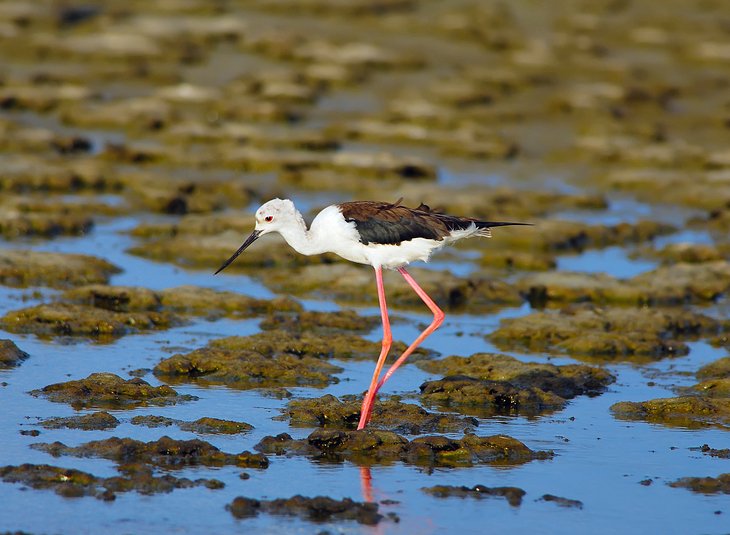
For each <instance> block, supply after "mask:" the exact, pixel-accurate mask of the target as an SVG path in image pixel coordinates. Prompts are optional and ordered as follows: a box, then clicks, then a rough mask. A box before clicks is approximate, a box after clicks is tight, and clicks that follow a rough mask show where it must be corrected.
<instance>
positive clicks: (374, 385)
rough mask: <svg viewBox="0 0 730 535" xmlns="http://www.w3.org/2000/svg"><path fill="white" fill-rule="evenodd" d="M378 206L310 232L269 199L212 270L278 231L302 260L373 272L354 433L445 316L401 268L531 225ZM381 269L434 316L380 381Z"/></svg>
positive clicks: (360, 205) (326, 214)
mask: <svg viewBox="0 0 730 535" xmlns="http://www.w3.org/2000/svg"><path fill="white" fill-rule="evenodd" d="M400 202H401V200H398V201H397V202H395V203H387V202H377V201H354V202H345V203H340V204H333V205H331V206H328V207H327V208H325V209H324V210H322V211H321V212H320V213H319V214H318V215H317V217H315V218H314V221H312V224H311V225H310V227H309V229H307V225H306V223H305V222H304V218H303V217H302V214H301V213H299V211H298V210H297V209H296V208H295V207H294V203H293V202H292V201H290V200H289V199H273V200H271V201H269V202H267V203H265V204H263V205H262V206H261V207H260V208H259V209H258V210H256V227H255V228H254V231H253V232H252V233H251V235H250V236H249V237H248V238H246V240H245V241H244V242H243V245H241V247H239V249H238V251H236V252H235V253H234V254H233V256H231V257H230V258H229V259H228V260H226V261H225V263H224V264H223V265H222V266H221V267H220V268H219V269H218V271H216V274H218V273H220V272H221V271H223V270H224V269H225V268H226V267H228V265H229V264H230V263H231V262H233V261H234V260H235V259H236V258H237V257H238V255H240V254H241V253H242V252H243V251H244V250H245V249H246V248H247V247H248V246H249V245H251V244H252V243H253V242H254V241H256V240H257V239H258V238H260V237H261V236H263V235H264V234H268V233H270V232H278V233H279V234H281V235H282V236H283V237H284V240H286V242H287V243H288V244H289V245H290V246H291V247H292V248H293V249H294V250H295V251H297V252H299V253H301V254H304V255H314V254H321V253H335V254H337V255H339V256H341V257H342V258H344V259H346V260H350V261H352V262H357V263H359V264H369V265H371V266H373V268H374V269H375V280H376V282H377V288H378V301H379V302H380V315H381V318H382V320H383V343H382V349H381V351H380V356H379V357H378V362H377V364H376V365H375V372H374V373H373V378H372V381H371V382H370V388H369V389H368V392H367V394H366V395H365V398H364V399H363V404H362V410H361V412H360V423H359V424H358V427H357V428H358V429H363V428H364V427H365V425H366V424H367V423H368V421H369V420H370V414H371V412H372V408H373V402H374V399H375V395H376V394H377V392H378V390H380V388H381V387H382V386H383V384H385V382H386V381H387V380H388V379H389V378H390V377H391V376H392V375H393V373H394V372H395V371H396V370H397V369H398V368H399V367H400V365H401V364H403V362H405V360H406V359H407V358H408V356H409V355H410V354H411V353H413V351H414V350H415V349H416V348H417V347H418V346H419V345H420V344H421V342H423V340H425V339H426V337H427V336H428V335H430V334H431V333H432V332H433V331H435V330H436V329H437V328H438V327H439V325H441V323H442V322H443V320H444V313H443V311H442V310H441V309H440V308H439V307H438V306H437V305H436V303H434V302H433V300H432V299H431V298H430V297H429V296H428V294H426V292H425V291H424V290H423V289H422V288H421V287H420V286H419V285H418V284H417V283H416V281H415V280H414V279H413V277H411V276H410V274H409V273H408V272H407V271H406V270H405V268H404V266H406V265H407V264H409V263H410V262H412V261H414V260H423V261H424V262H425V261H428V258H429V256H431V253H433V252H434V251H435V250H437V249H440V248H441V247H443V246H444V245H446V244H448V243H451V242H453V241H456V240H460V239H462V238H470V237H472V236H480V237H487V238H488V237H490V236H491V233H490V230H489V229H490V228H492V227H502V226H506V225H529V223H506V222H498V221H480V220H478V219H473V218H469V217H456V216H451V215H446V214H441V213H438V212H434V211H432V210H431V209H430V208H429V207H428V206H426V205H424V204H421V205H420V206H419V207H418V208H407V207H406V206H402V205H401V204H400ZM383 268H386V269H396V270H398V272H399V273H400V274H401V275H403V278H404V279H405V280H406V282H408V284H410V285H411V287H412V288H413V290H414V291H415V292H416V293H417V294H418V296H419V297H420V298H421V299H422V300H423V302H424V303H425V304H426V306H427V307H428V308H429V309H430V310H431V312H433V321H432V322H431V324H430V325H429V326H428V327H427V328H426V329H425V330H424V331H423V332H422V333H421V334H420V335H419V336H418V338H416V340H415V341H414V342H413V343H412V344H411V345H410V346H408V348H407V349H406V350H405V351H404V352H403V354H402V355H401V356H400V357H398V359H397V360H396V361H395V362H394V363H393V364H392V365H391V366H390V368H389V369H388V370H387V371H386V372H385V375H383V377H382V378H381V377H380V372H381V371H382V369H383V364H385V359H386V357H387V356H388V352H389V351H390V346H391V344H392V335H391V332H390V321H389V319H388V308H387V305H386V303H385V289H384V287H383Z"/></svg>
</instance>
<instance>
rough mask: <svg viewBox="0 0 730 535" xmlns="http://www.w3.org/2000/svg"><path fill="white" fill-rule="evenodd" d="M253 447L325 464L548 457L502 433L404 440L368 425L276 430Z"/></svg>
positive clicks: (510, 462)
mask: <svg viewBox="0 0 730 535" xmlns="http://www.w3.org/2000/svg"><path fill="white" fill-rule="evenodd" d="M254 448H255V449H256V450H257V451H261V452H263V453H268V454H273V455H304V456H307V457H310V458H313V459H317V460H319V461H325V462H335V463H341V462H343V461H346V460H347V461H352V462H356V463H358V464H366V465H370V464H374V463H377V464H392V463H394V462H395V461H401V462H403V463H405V464H410V465H415V466H424V467H459V466H475V465H479V464H493V465H499V466H514V465H519V464H523V463H526V462H529V461H532V460H536V459H550V458H552V456H553V453H552V452H550V451H533V450H531V449H530V448H528V447H527V446H526V445H525V444H523V443H522V442H520V441H519V440H516V439H514V438H512V437H509V436H504V435H495V436H491V437H478V436H476V435H472V434H465V435H464V437H463V438H461V439H458V440H455V439H450V438H447V437H445V436H441V435H433V436H423V437H418V438H415V439H413V440H412V441H408V440H407V439H405V438H404V437H402V436H400V435H398V434H396V433H393V432H391V431H377V430H372V429H365V430H362V431H340V430H335V429H318V430H316V431H314V432H313V433H311V434H310V435H309V436H308V437H307V438H306V439H301V440H295V439H293V438H292V437H291V436H290V435H288V434H286V433H282V434H280V435H277V436H275V437H273V436H269V437H265V438H264V439H263V440H262V441H261V442H259V443H258V444H257V445H256V446H255V447H254Z"/></svg>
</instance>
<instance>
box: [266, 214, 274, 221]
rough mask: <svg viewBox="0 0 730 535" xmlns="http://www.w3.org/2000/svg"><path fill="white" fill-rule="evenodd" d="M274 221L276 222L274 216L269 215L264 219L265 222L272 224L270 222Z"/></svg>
mask: <svg viewBox="0 0 730 535" xmlns="http://www.w3.org/2000/svg"><path fill="white" fill-rule="evenodd" d="M273 220H274V216H273V215H267V216H266V217H265V218H264V221H266V222H270V221H273Z"/></svg>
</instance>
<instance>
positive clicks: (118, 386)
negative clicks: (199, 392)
mask: <svg viewBox="0 0 730 535" xmlns="http://www.w3.org/2000/svg"><path fill="white" fill-rule="evenodd" d="M30 394H31V395H33V396H36V397H45V398H47V399H49V400H50V401H55V402H57V403H69V404H70V405H71V406H72V407H74V408H75V409H77V410H78V409H83V408H89V407H94V408H108V409H124V408H134V407H145V406H148V405H173V404H175V403H179V402H186V401H193V400H196V399H197V398H196V397H195V396H191V395H189V394H184V395H181V394H178V393H177V392H176V391H175V390H174V389H172V388H170V387H169V386H167V385H161V386H152V385H150V384H149V383H148V382H147V381H145V380H143V379H140V378H138V377H135V378H133V379H128V380H125V379H122V378H121V377H119V376H118V375H114V374H113V373H92V374H91V375H89V376H88V377H86V378H85V379H77V380H73V381H66V382H64V383H55V384H52V385H48V386H44V387H43V388H41V389H38V390H32V391H31V392H30Z"/></svg>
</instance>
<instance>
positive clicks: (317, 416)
mask: <svg viewBox="0 0 730 535" xmlns="http://www.w3.org/2000/svg"><path fill="white" fill-rule="evenodd" d="M361 406H362V399H360V397H359V396H357V397H355V396H351V397H348V398H347V399H346V400H344V401H340V400H339V399H337V398H336V397H335V396H332V395H330V394H328V395H326V396H322V397H319V398H311V399H297V400H293V401H290V402H289V403H287V405H286V407H285V408H284V409H282V413H283V414H282V417H281V419H288V420H289V423H290V424H291V425H295V426H320V427H324V428H331V429H355V428H356V427H357V424H358V422H359V421H360V409H361ZM478 425H479V422H478V421H477V419H476V418H462V417H459V416H456V415H452V414H436V413H430V412H428V411H426V410H424V409H422V408H421V407H418V406H417V405H413V404H411V403H402V402H400V401H399V400H398V399H394V398H390V399H387V400H380V401H376V402H375V405H374V406H373V412H372V419H371V420H370V423H369V428H371V427H372V428H376V429H384V430H387V431H392V432H394V433H400V434H406V435H420V434H424V433H458V432H465V431H473V429H474V428H475V427H477V426H478Z"/></svg>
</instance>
